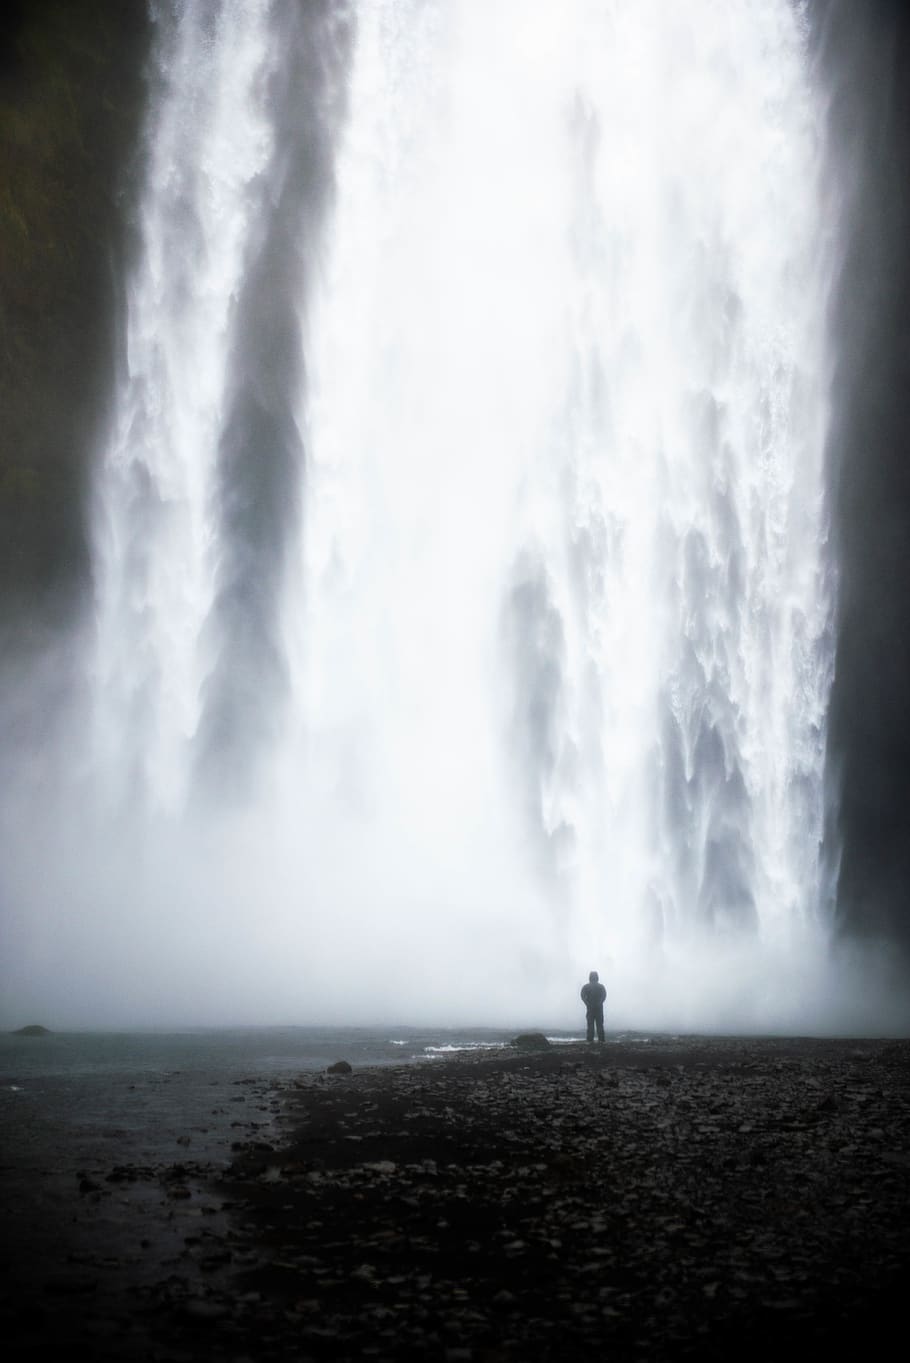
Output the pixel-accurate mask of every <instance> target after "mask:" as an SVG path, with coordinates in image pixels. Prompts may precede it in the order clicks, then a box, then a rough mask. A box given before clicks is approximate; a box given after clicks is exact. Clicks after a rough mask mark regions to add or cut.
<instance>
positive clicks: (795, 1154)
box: [2, 1038, 910, 1363]
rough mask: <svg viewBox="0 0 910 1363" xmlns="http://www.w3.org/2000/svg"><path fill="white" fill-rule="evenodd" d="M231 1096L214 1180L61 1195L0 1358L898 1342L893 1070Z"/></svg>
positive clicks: (395, 1354) (541, 1065)
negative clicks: (246, 1108) (248, 1123)
mask: <svg viewBox="0 0 910 1363" xmlns="http://www.w3.org/2000/svg"><path fill="white" fill-rule="evenodd" d="M240 1096H248V1097H249V1100H250V1101H251V1102H252V1103H255V1106H256V1108H257V1110H258V1111H261V1112H266V1111H267V1110H268V1111H271V1112H272V1113H273V1114H277V1112H278V1110H279V1109H280V1115H281V1123H280V1125H279V1126H277V1127H276V1126H274V1125H273V1126H270V1127H268V1128H265V1127H262V1128H261V1129H256V1130H250V1129H246V1130H244V1131H243V1132H242V1133H241V1134H242V1139H239V1140H237V1141H236V1142H235V1146H236V1148H235V1149H234V1150H233V1151H232V1162H231V1163H230V1165H229V1166H227V1167H225V1166H224V1164H223V1163H222V1164H217V1163H206V1161H205V1160H204V1159H203V1160H200V1159H199V1153H198V1151H197V1153H196V1155H195V1157H194V1159H193V1160H189V1159H188V1160H187V1161H184V1162H178V1163H174V1164H169V1165H167V1166H160V1167H152V1168H141V1167H136V1166H125V1167H122V1166H114V1167H112V1168H109V1169H106V1170H102V1169H94V1170H82V1171H81V1173H80V1184H79V1190H78V1194H74V1196H75V1195H78V1198H79V1199H80V1206H81V1207H82V1208H83V1213H84V1214H83V1215H82V1216H81V1217H80V1218H79V1219H78V1221H77V1222H74V1223H73V1224H72V1225H71V1226H70V1227H69V1228H68V1229H67V1228H66V1227H63V1228H61V1227H59V1226H58V1227H57V1228H56V1232H55V1233H54V1234H50V1233H49V1230H50V1229H51V1228H49V1227H48V1226H44V1227H43V1230H42V1227H41V1226H40V1224H39V1222H40V1218H38V1220H37V1221H36V1222H35V1224H34V1226H33V1227H32V1233H31V1235H30V1237H27V1238H29V1239H30V1241H35V1243H37V1241H36V1240H35V1237H38V1236H39V1235H40V1234H43V1235H44V1241H43V1242H42V1245H41V1255H40V1257H39V1258H38V1259H36V1258H35V1257H34V1255H32V1257H31V1258H29V1249H30V1245H29V1244H23V1245H21V1246H20V1247H19V1248H20V1249H21V1251H22V1253H21V1255H19V1256H14V1262H13V1264H12V1266H11V1268H10V1270H9V1272H8V1273H7V1274H6V1275H5V1282H6V1301H5V1303H4V1319H3V1327H2V1328H3V1335H4V1337H5V1339H6V1340H7V1341H8V1342H9V1343H11V1344H12V1346H13V1354H12V1356H14V1357H15V1358H17V1359H18V1358H27V1357H36V1358H37V1357H40V1356H50V1357H51V1358H58V1359H61V1360H62V1359H67V1360H69V1359H73V1360H76V1359H113V1358H117V1359H148V1360H150V1361H151V1360H160V1363H180V1360H191V1359H196V1358H207V1359H213V1360H232V1361H233V1363H271V1361H272V1360H274V1363H285V1360H287V1361H288V1363H289V1361H290V1360H292V1359H293V1360H299V1363H305V1361H306V1360H323V1359H333V1360H343V1359H380V1360H381V1359H403V1360H404V1359H413V1360H418V1359H419V1360H435V1359H438V1360H440V1361H441V1363H456V1361H460V1360H478V1361H481V1363H506V1361H508V1363H512V1361H513V1360H514V1361H515V1363H524V1360H529V1361H530V1360H562V1359H570V1358H574V1357H590V1356H591V1355H592V1351H594V1350H597V1351H598V1352H600V1351H601V1350H602V1351H603V1352H604V1354H605V1355H609V1356H612V1357H613V1358H619V1359H626V1358H628V1359H638V1358H641V1359H648V1360H655V1359H664V1358H666V1359H675V1358H698V1359H721V1358H727V1357H728V1356H731V1355H733V1354H735V1355H736V1356H737V1358H743V1357H746V1358H751V1359H759V1358H762V1359H764V1358H767V1357H769V1356H770V1355H772V1354H776V1355H778V1356H783V1357H790V1356H795V1355H796V1354H797V1353H799V1354H802V1353H804V1352H805V1351H806V1350H808V1349H812V1348H815V1347H829V1348H834V1347H835V1346H836V1347H838V1348H840V1349H843V1348H845V1347H849V1348H854V1347H862V1348H863V1349H864V1351H867V1352H871V1353H872V1354H873V1355H876V1354H878V1353H879V1352H883V1351H884V1348H885V1341H886V1340H887V1339H888V1336H889V1331H890V1329H891V1327H892V1325H894V1324H895V1323H897V1325H898V1326H900V1327H901V1329H902V1310H901V1308H902V1307H903V1303H904V1298H905V1294H906V1291H907V1289H908V1288H910V1217H908V1212H910V1042H908V1041H899V1042H887V1041H861V1042H851V1041H830V1040H790V1039H786V1040H785V1039H733V1038H731V1039H723V1038H713V1039H701V1038H663V1039H653V1040H652V1041H651V1042H649V1043H646V1042H643V1041H641V1040H638V1041H629V1042H625V1043H623V1042H612V1043H609V1042H608V1044H607V1046H605V1047H603V1048H599V1047H597V1048H593V1049H591V1050H588V1049H587V1048H585V1047H580V1046H558V1047H551V1048H549V1049H548V1050H542V1051H535V1052H523V1051H515V1052H514V1053H508V1054H506V1055H498V1056H496V1057H494V1058H490V1057H487V1058H476V1057H474V1058H464V1059H453V1060H451V1061H445V1062H434V1063H429V1064H422V1065H412V1066H409V1067H402V1068H398V1069H373V1070H363V1071H359V1072H354V1073H352V1074H350V1075H337V1076H336V1075H331V1076H330V1075H325V1076H322V1075H319V1076H306V1077H303V1078H301V1079H300V1080H298V1081H294V1082H290V1083H285V1082H282V1083H281V1084H280V1085H276V1086H271V1087H269V1086H266V1085H264V1084H257V1083H256V1082H255V1081H254V1082H253V1083H251V1085H250V1086H249V1088H248V1089H247V1090H246V1093H245V1094H244V1093H241V1095H240ZM259 1126H261V1123H257V1128H258V1127H259ZM266 1130H267V1134H268V1139H266V1138H265V1136H264V1133H265V1132H266ZM74 1227H75V1229H74ZM32 1248H33V1246H32ZM17 1257H18V1259H19V1268H18V1269H17V1267H16V1258H17ZM23 1265H24V1266H26V1267H25V1269H24V1268H23ZM26 1270H27V1271H26ZM9 1356H11V1355H10V1354H9V1353H7V1357H9Z"/></svg>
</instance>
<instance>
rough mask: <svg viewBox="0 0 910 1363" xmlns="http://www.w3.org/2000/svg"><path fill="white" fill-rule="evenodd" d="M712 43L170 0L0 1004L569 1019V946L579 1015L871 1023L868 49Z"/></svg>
mask: <svg viewBox="0 0 910 1363" xmlns="http://www.w3.org/2000/svg"><path fill="white" fill-rule="evenodd" d="M723 13H724V22H723V23H722V24H718V23H717V22H716V20H717V9H716V6H714V5H712V4H710V3H709V0H691V3H690V4H689V5H687V6H685V7H680V8H679V9H676V10H674V12H673V16H672V17H668V11H667V8H666V7H665V6H663V5H661V4H658V3H653V4H648V3H640V4H632V3H629V4H625V5H619V6H615V7H612V8H608V7H604V9H603V10H601V9H599V8H598V7H597V6H588V5H584V4H581V3H577V4H566V5H565V6H561V7H560V8H559V11H558V12H557V10H556V8H555V7H553V6H551V5H549V4H546V3H540V4H535V3H528V2H527V0H521V3H519V0H501V2H500V3H496V4H492V5H490V6H489V7H487V6H483V7H481V6H477V5H474V4H473V3H469V2H468V0H462V2H461V3H452V4H442V3H417V0H414V3H413V4H410V3H405V4H402V3H398V4H392V3H391V2H390V3H379V4H376V5H362V6H357V5H355V6H353V7H352V12H351V16H350V18H349V17H348V15H347V13H346V11H343V10H341V9H340V8H339V7H337V6H332V5H329V4H325V5H314V6H309V7H294V8H293V9H288V8H287V7H284V6H282V5H280V4H274V5H273V4H269V3H268V2H267V0H260V2H258V3H243V4H240V3H231V2H230V0H225V3H224V4H223V5H222V6H221V7H219V8H218V10H217V14H216V16H215V17H214V18H213V16H212V14H211V12H210V10H209V8H208V7H206V6H204V5H202V4H193V3H188V4H187V5H186V6H184V7H183V8H182V10H181V11H180V14H179V16H177V18H174V16H171V17H170V18H168V13H167V12H166V11H165V10H162V14H161V16H160V18H159V24H158V27H157V34H156V44H157V46H156V48H155V52H154V54H153V61H152V66H151V76H150V87H149V89H150V94H149V109H148V115H147V127H146V134H145V142H144V147H143V152H142V155H143V165H144V167H145V170H144V176H143V179H142V184H141V189H140V192H139V195H138V200H137V204H136V241H137V248H136V252H135V258H134V259H133V261H132V263H131V265H130V269H129V273H128V278H127V279H126V280H125V288H124V299H125V316H124V318H123V319H122V332H123V347H122V353H121V354H120V356H119V358H118V362H117V364H116V366H115V367H114V372H112V375H111V403H110V415H109V421H108V422H107V427H106V431H105V434H104V437H103V439H102V440H101V441H100V442H99V450H98V457H97V469H96V477H95V486H94V497H93V502H92V511H91V525H90V534H91V540H92V545H93V574H94V592H93V600H92V608H91V610H90V611H89V612H88V613H87V616H86V618H85V619H83V620H80V621H77V622H74V623H73V626H72V628H71V629H70V630H69V631H68V632H65V631H61V632H60V635H59V637H57V638H50V639H48V640H46V641H43V642H41V643H40V644H38V645H36V646H35V647H34V648H33V649H32V650H31V651H30V652H29V653H28V655H27V656H26V655H25V654H22V653H20V649H19V646H18V645H17V648H16V649H15V650H14V655H13V656H7V657H6V659H5V662H4V670H3V676H2V710H0V720H2V729H0V732H2V736H3V752H4V764H5V770H6V780H5V782H4V790H3V793H2V797H0V848H2V860H0V911H2V953H3V958H2V966H0V970H2V979H0V986H2V988H0V1022H2V1024H3V1025H8V1026H11V1027H12V1026H19V1025H22V1024H23V1023H26V1022H40V1023H43V1024H44V1025H46V1026H49V1027H52V1028H59V1029H67V1028H95V1027H117V1028H126V1027H151V1026H154V1027H168V1026H203V1025H246V1024H250V1025H258V1024H263V1025H264V1024H307V1023H314V1024H315V1023H320V1024H341V1025H343V1024H365V1025H370V1024H377V1025H379V1024H383V1025H385V1024H388V1025H395V1024H399V1025H430V1024H432V1025H436V1026H467V1025H471V1026H485V1025H486V1026H502V1027H507V1028H512V1027H514V1028H524V1027H533V1028H535V1029H537V1028H543V1029H550V1028H554V1029H555V1028H563V1027H571V1028H577V1027H578V1025H579V1020H580V1014H581V1004H580V1001H579V999H578V990H579V988H580V986H581V984H582V982H583V981H584V980H585V979H586V978H587V974H588V972H589V970H592V969H597V970H599V972H600V974H601V978H602V979H603V981H604V983H605V984H606V987H607V1019H608V1026H610V1027H613V1028H620V1029H625V1028H635V1029H643V1030H651V1029H661V1030H671V1031H713V1032H742V1031H763V1032H768V1031H771V1032H790V1033H794V1032H795V1033H802V1034H806V1033H830V1032H839V1033H849V1034H857V1035H859V1034H869V1033H893V1032H896V1031H906V1030H907V1028H908V1026H910V1012H908V1009H907V1006H906V1004H905V1003H904V998H905V990H904V983H905V981H904V977H903V974H902V962H901V958H900V957H899V955H897V954H896V953H895V945H894V944H895V940H896V939H897V938H898V937H899V935H900V933H899V932H898V931H896V930H895V925H894V919H893V911H892V910H891V909H890V908H889V909H887V910H883V911H881V912H879V911H878V909H877V907H876V906H877V903H878V901H877V898H876V895H877V889H878V887H877V885H876V883H875V868H874V866H873V865H872V862H871V859H869V858H868V856H866V863H865V864H866V871H867V875H866V880H865V885H864V889H863V891H862V892H861V893H858V892H857V891H856V884H857V878H858V873H857V866H858V865H860V864H861V863H862V861H863V855H864V854H863V853H862V848H860V850H859V851H858V850H857V846H858V845H857V843H856V841H855V829H856V828H857V827H858V826H860V825H861V823H862V819H861V817H860V815H858V814H857V813H856V807H857V802H858V801H861V796H860V795H858V793H857V790H856V787H855V785H854V784H851V780H850V778H849V773H850V771H851V763H852V764H853V770H854V772H855V768H856V763H855V759H854V758H853V756H852V754H853V753H854V751H855V749H854V748H853V747H851V741H852V739H851V735H852V733H853V732H854V727H855V726H856V717H855V716H854V714H853V706H854V705H855V704H858V702H857V701H856V700H855V686H856V683H855V677H856V674H857V669H858V667H859V665H860V663H859V654H858V653H857V650H856V644H855V634H854V635H853V636H851V634H850V629H849V620H850V618H852V617H851V615H850V611H851V610H852V611H854V612H855V610H856V602H857V582H858V581H860V577H859V575H858V570H857V569H856V566H855V565H856V562H857V561H859V560H861V559H862V553H861V550H860V549H859V548H857V545H856V541H855V539H853V540H851V537H850V535H849V534H848V533H846V532H845V526H846V524H847V522H848V521H849V517H850V516H851V514H852V510H851V508H852V505H853V503H854V501H855V494H854V493H851V491H850V488H851V487H855V486H856V485H857V484H858V483H859V482H861V473H860V471H859V466H858V463H857V461H859V460H860V457H861V451H858V449H857V447H856V446H855V444H854V434H855V424H856V417H855V407H851V406H850V399H849V394H850V393H855V391H856V390H855V386H851V384H850V383H845V379H844V376H845V372H846V373H847V376H848V378H849V377H850V373H851V367H855V366H858V365H859V364H860V360H859V359H858V358H857V356H856V353H855V343H854V342H853V341H852V340H850V337H851V336H852V331H851V328H852V327H853V326H854V324H855V318H856V307H857V306H858V304H857V303H856V299H857V297H858V294H859V292H860V284H861V281H862V279H863V278H864V277H865V276H864V275H863V267H861V266H860V265H859V264H858V263H857V260H856V256H855V253H853V243H854V240H855V234H856V230H857V220H858V216H859V215H860V213H861V205H862V204H863V203H864V202H865V201H864V188H863V187H866V188H868V187H869V186H870V185H872V183H873V181H874V176H872V175H871V173H870V172H869V170H868V168H867V167H866V166H865V163H864V162H863V161H862V158H861V157H860V156H859V154H858V152H857V146H856V144H854V143H850V142H849V141H845V140H844V139H843V138H842V137H841V138H840V139H839V138H838V136H836V135H835V134H836V133H837V130H838V128H841V127H842V125H843V122H844V120H843V116H842V114H841V113H840V112H839V111H840V110H842V107H843V104H844V101H846V105H847V107H848V108H850V109H852V110H853V111H854V113H855V114H856V116H857V117H860V118H861V117H862V116H865V115H863V113H862V111H863V110H865V111H866V112H867V113H868V116H869V117H870V118H871V117H872V114H871V113H869V110H871V109H873V105H874V101H871V100H870V101H869V102H868V103H866V102H864V90H865V88H866V86H867V85H868V84H870V83H873V82H874V78H875V75H876V71H877V70H878V67H877V66H876V60H878V61H880V60H881V54H882V53H883V52H886V50H887V33H884V34H879V35H878V36H877V38H876V41H877V42H878V44H879V46H878V47H875V44H874V43H873V48H874V51H873V52H872V56H871V57H870V56H869V51H872V49H862V51H863V52H865V53H866V59H865V65H863V66H862V70H861V71H859V73H857V71H855V70H853V69H852V68H850V66H849V62H850V52H851V32H852V29H851V26H850V24H849V23H847V21H846V20H845V18H844V15H843V13H842V11H841V8H840V7H838V6H837V5H831V6H819V7H816V10H815V12H814V17H812V16H808V17H807V14H806V13H805V12H804V11H803V10H802V9H801V8H800V7H794V6H791V5H789V4H787V3H785V2H784V0H781V2H780V3H779V4H777V3H775V4H768V5H766V6H762V7H755V6H751V5H749V4H746V3H734V2H733V0H730V3H729V4H728V5H727V6H725V8H724V11H723ZM809 18H812V22H811V23H810V22H809ZM875 22H884V20H881V21H880V20H878V19H876V21H875ZM875 52H878V54H879V56H878V58H876V57H875ZM845 73H846V74H845ZM839 101H840V102H839ZM857 111H858V112H857ZM864 177H865V178H864ZM865 268H867V269H869V268H871V266H868V265H867V266H866V267H865ZM851 300H853V302H852V303H851ZM886 345H887V343H886V341H885V340H883V341H882V352H881V353H882V354H883V355H884V354H885V351H886ZM854 401H858V399H855V400H854ZM851 433H853V434H851ZM838 518H840V519H838ZM876 589H877V584H876V583H875V582H873V581H868V580H867V581H865V582H864V583H863V584H862V588H861V591H860V596H861V597H862V598H863V599H866V598H869V599H872V598H874V594H875V591H876ZM845 603H846V605H845ZM851 638H853V640H854V642H853V643H851ZM851 649H852V652H851ZM851 696H853V697H854V699H851ZM832 698H833V714H834V724H833V737H832V733H831V732H829V714H831V713H832ZM886 739H887V736H884V737H881V738H880V741H881V742H885V741H886ZM845 773H848V775H845ZM848 789H849V795H847V794H845V792H847V791H848ZM845 808H848V809H849V808H852V810H853V814H852V822H851V819H850V818H845V817H844V813H843V811H844V809H845ZM844 865H846V866H847V867H848V868H849V873H850V874H849V883H850V885H851V886H852V887H853V888H852V895H853V897H852V899H850V900H849V902H848V901H845V900H844V899H843V897H841V898H840V899H839V898H838V875H839V872H840V870H841V867H842V866H844ZM885 878H886V875H885V872H884V871H883V872H882V884H884V881H885ZM859 900H861V901H862V902H863V904H864V905H865V908H858V907H857V902H858V901H859ZM845 927H846V928H847V929H848V931H846V932H845V931H844V930H843V929H844V928H845Z"/></svg>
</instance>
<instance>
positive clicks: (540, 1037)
mask: <svg viewBox="0 0 910 1363" xmlns="http://www.w3.org/2000/svg"><path fill="white" fill-rule="evenodd" d="M512 1045H513V1046H517V1047H518V1049H519V1050H520V1051H546V1050H549V1047H550V1043H549V1041H548V1040H547V1038H546V1037H545V1036H544V1034H543V1032H519V1034H518V1036H517V1037H516V1038H515V1040H514V1041H513V1042H512Z"/></svg>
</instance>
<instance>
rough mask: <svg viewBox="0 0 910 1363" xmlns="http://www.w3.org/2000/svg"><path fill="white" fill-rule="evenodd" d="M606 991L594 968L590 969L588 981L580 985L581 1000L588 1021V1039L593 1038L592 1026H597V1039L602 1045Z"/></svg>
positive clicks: (591, 1039) (590, 1040)
mask: <svg viewBox="0 0 910 1363" xmlns="http://www.w3.org/2000/svg"><path fill="white" fill-rule="evenodd" d="M606 997H607V991H606V989H604V987H603V985H602V984H601V983H600V977H599V975H598V974H597V971H596V970H592V971H591V973H590V975H589V976H588V983H587V984H583V985H582V986H581V1001H582V1003H583V1004H584V1006H585V1018H586V1020H587V1023H588V1041H589V1043H590V1042H592V1041H593V1040H594V1028H595V1027H596V1028H597V1040H598V1041H599V1042H600V1043H601V1045H603V1040H604V1000H605V999H606Z"/></svg>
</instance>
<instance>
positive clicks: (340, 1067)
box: [325, 1060, 354, 1074]
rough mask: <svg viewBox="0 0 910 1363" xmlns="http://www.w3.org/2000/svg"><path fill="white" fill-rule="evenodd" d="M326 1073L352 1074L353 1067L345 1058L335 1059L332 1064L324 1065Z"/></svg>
mask: <svg viewBox="0 0 910 1363" xmlns="http://www.w3.org/2000/svg"><path fill="white" fill-rule="evenodd" d="M325 1072H326V1074H353V1073H354V1071H353V1067H352V1066H351V1065H350V1064H349V1063H348V1061H347V1060H336V1061H335V1063H334V1065H327V1066H326V1071H325Z"/></svg>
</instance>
